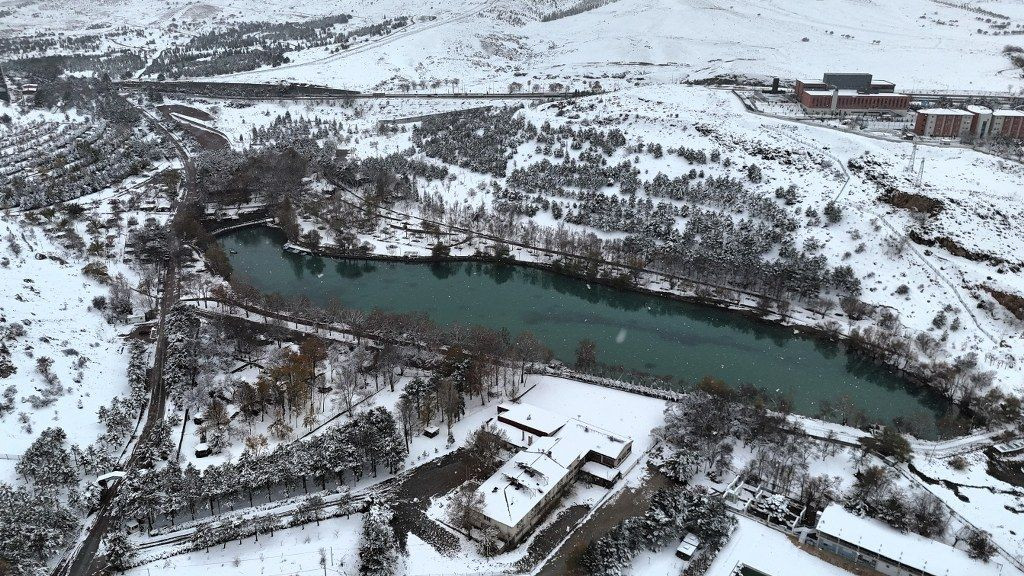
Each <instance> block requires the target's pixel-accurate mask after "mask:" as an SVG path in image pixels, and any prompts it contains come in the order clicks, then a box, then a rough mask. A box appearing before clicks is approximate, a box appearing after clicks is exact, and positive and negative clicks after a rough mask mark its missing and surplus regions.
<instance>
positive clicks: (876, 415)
mask: <svg viewBox="0 0 1024 576" xmlns="http://www.w3.org/2000/svg"><path fill="white" fill-rule="evenodd" d="M219 240H220V242H221V244H222V246H223V247H224V249H225V251H227V252H228V255H229V258H230V261H231V265H232V267H233V268H234V273H235V274H236V275H240V276H241V277H243V278H245V279H246V281H248V282H250V283H252V284H253V285H255V286H256V287H257V288H259V289H260V290H262V291H264V292H267V293H271V292H278V293H280V294H282V295H285V296H298V295H303V294H304V295H306V296H307V297H309V299H310V300H312V301H313V302H316V303H318V304H326V303H327V302H328V301H329V300H330V299H331V298H336V299H337V300H338V301H339V302H341V304H342V306H345V307H351V308H359V309H363V310H367V311H369V310H372V309H374V308H379V309H382V310H388V311H394V312H410V311H421V312H426V313H427V314H428V315H429V316H430V317H431V318H432V319H433V320H434V321H435V322H438V323H440V324H451V323H456V322H457V323H460V324H464V325H471V324H479V325H482V326H487V327H490V328H495V329H501V328H505V329H507V330H508V331H509V332H510V333H511V334H512V335H513V336H514V335H515V334H518V333H520V332H524V331H530V332H532V333H533V334H534V335H535V336H536V337H537V339H538V340H540V341H541V342H543V343H544V344H545V345H547V346H548V347H549V348H551V350H552V351H553V352H554V354H555V356H556V357H557V358H558V359H559V360H562V361H563V362H565V363H567V364H571V363H572V362H573V359H574V355H575V350H576V345H577V343H578V342H579V341H580V340H582V339H584V338H589V339H591V340H593V341H594V342H596V343H597V357H598V359H599V360H600V361H601V362H602V363H603V364H606V365H612V366H623V367H624V368H627V369H630V370H636V371H639V372H644V373H647V374H653V375H659V376H662V375H671V376H672V378H673V380H674V381H675V382H676V384H675V386H676V387H677V388H679V389H682V388H683V387H685V386H686V384H684V383H681V382H680V380H681V381H682V382H686V383H693V382H696V381H697V380H699V379H700V378H701V377H703V376H714V377H716V378H721V379H723V380H725V381H726V382H727V383H729V384H731V385H738V384H740V383H750V384H754V385H755V386H758V387H759V388H761V389H763V390H766V391H768V392H771V393H776V392H777V393H779V394H782V395H784V396H785V397H787V398H789V399H790V400H791V401H792V404H793V411H794V412H797V413H799V414H805V415H810V416H814V415H816V414H818V412H819V405H820V404H819V403H820V402H821V401H822V400H827V401H829V402H831V403H832V404H833V405H839V404H840V403H842V402H844V401H846V402H848V403H850V404H852V405H853V406H855V407H857V408H859V409H860V410H862V411H863V412H864V413H865V414H866V415H867V416H868V418H870V419H872V420H874V421H880V422H891V421H892V419H893V418H896V417H902V418H904V419H908V420H913V421H915V422H916V423H917V426H918V427H919V428H920V429H921V430H920V433H919V435H920V436H923V437H926V438H934V437H935V436H936V435H937V434H938V432H937V429H936V427H935V422H936V419H937V418H938V417H939V416H941V415H942V414H943V413H944V412H945V411H946V409H947V408H948V407H949V402H948V401H946V400H945V399H943V398H941V397H940V396H938V395H937V394H935V393H932V392H930V391H927V390H921V389H918V388H914V387H912V386H910V385H908V384H907V383H906V382H905V381H904V380H903V379H902V378H900V377H899V375H898V374H896V373H895V372H894V371H892V370H890V369H888V368H886V367H884V366H878V365H876V364H875V363H873V362H871V361H869V360H866V359H864V358H862V357H859V356H856V355H850V354H847V353H846V352H844V351H843V350H842V349H841V348H840V347H838V346H836V345H834V344H832V343H829V342H822V341H820V340H818V339H814V338H810V337H807V336H802V335H799V334H795V333H794V331H793V329H792V328H785V327H782V326H776V325H772V324H767V323H764V322H758V321H756V320H755V319H752V318H749V317H747V316H745V315H743V314H741V313H738V312H734V311H729V310H723V309H719V308H715V307H712V306H703V305H698V304H691V303H687V302H680V301H676V300H672V299H669V298H662V297H658V296H654V295H648V294H642V293H638V292H630V291H624V290H616V289H613V288H609V287H605V286H601V285H598V284H588V283H587V282H586V281H584V280H579V279H575V278H570V277H567V276H562V275H559V274H554V273H551V272H547V271H544V270H538V269H535V268H530V267H526V266H516V265H498V264H487V263H476V262H451V263H440V264H438V263H434V264H431V263H403V262H380V261H366V260H347V259H332V258H322V257H319V256H311V255H305V254H294V253H290V252H286V251H285V250H283V245H284V242H285V238H284V235H283V233H281V232H280V231H279V230H276V229H273V228H267V227H250V228H244V229H240V230H236V231H233V232H230V233H227V234H225V235H223V236H221V237H220V239H219Z"/></svg>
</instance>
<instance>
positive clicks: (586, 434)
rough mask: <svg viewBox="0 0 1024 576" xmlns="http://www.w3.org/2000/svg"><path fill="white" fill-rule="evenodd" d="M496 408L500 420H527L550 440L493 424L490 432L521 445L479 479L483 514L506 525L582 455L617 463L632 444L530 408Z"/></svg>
mask: <svg viewBox="0 0 1024 576" xmlns="http://www.w3.org/2000/svg"><path fill="white" fill-rule="evenodd" d="M499 409H500V410H501V412H499V414H500V415H501V416H502V417H503V418H508V417H509V415H510V414H511V415H512V417H513V418H514V419H515V418H517V419H522V420H524V421H526V422H528V423H529V426H530V427H531V428H537V429H540V426H541V425H543V426H545V427H547V428H552V427H553V428H554V431H555V434H554V435H552V436H540V437H533V436H530V437H529V438H526V437H523V438H520V437H519V436H520V435H518V434H515V435H514V434H510V433H509V432H511V430H510V428H513V426H512V425H509V424H503V423H501V422H498V423H496V424H494V426H495V427H496V428H498V429H503V430H505V432H506V434H507V435H508V439H509V441H510V442H511V443H512V444H515V445H517V446H521V447H522V450H521V451H520V452H517V453H516V454H515V455H514V456H512V458H511V459H509V461H508V462H505V464H503V465H502V466H501V468H499V469H498V471H497V472H495V473H494V474H493V475H492V476H491V477H490V478H488V479H487V480H485V481H484V482H483V483H482V484H481V485H480V488H478V490H479V492H480V493H481V494H482V495H483V497H484V505H483V514H484V515H485V516H487V517H489V518H491V519H493V520H496V521H498V522H501V523H502V524H505V525H506V526H509V527H512V526H515V525H516V524H518V523H519V522H520V521H521V520H522V519H523V518H524V517H525V516H526V515H527V514H529V513H530V511H531V510H533V509H534V508H536V507H537V506H539V505H540V504H541V503H542V502H543V501H544V497H545V496H546V495H547V494H548V493H549V492H550V491H551V490H552V489H553V488H554V487H555V486H557V485H558V484H559V483H560V482H561V481H562V480H563V479H564V478H565V477H566V476H567V475H568V474H570V473H571V472H572V469H573V467H574V465H575V464H576V463H577V462H578V461H579V460H580V459H582V458H584V457H585V456H586V455H587V454H588V453H590V452H595V453H597V454H600V455H602V456H607V457H608V458H610V459H612V460H617V459H618V458H619V457H620V456H622V453H623V451H624V450H625V448H626V447H627V446H629V445H630V444H631V443H632V439H631V438H629V437H626V436H623V435H620V434H615V433H613V432H609V431H608V430H604V429H602V428H599V427H597V426H592V425H590V424H587V423H586V422H582V421H580V420H577V419H574V418H573V419H570V418H567V417H565V416H561V415H559V414H555V413H554V412H550V411H548V410H544V409H542V408H538V407H537V406H533V405H532V404H511V403H506V404H502V405H501V406H500V407H499ZM538 424H540V425H538ZM585 466H586V467H587V471H588V472H590V473H591V474H594V475H595V476H599V477H602V478H605V477H609V476H611V477H614V474H612V475H609V474H608V473H607V472H605V471H607V470H609V469H608V468H607V467H605V466H602V465H601V464H598V463H596V462H587V463H586V464H585ZM601 469H604V470H605V471H602V470H601Z"/></svg>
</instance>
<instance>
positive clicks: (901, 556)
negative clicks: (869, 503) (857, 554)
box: [818, 504, 1000, 576]
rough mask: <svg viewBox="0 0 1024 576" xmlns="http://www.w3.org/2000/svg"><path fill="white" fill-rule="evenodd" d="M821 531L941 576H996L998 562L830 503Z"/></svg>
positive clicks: (824, 514) (820, 519) (822, 519)
mask: <svg viewBox="0 0 1024 576" xmlns="http://www.w3.org/2000/svg"><path fill="white" fill-rule="evenodd" d="M818 532H821V533H824V534H827V535H830V536H833V537H836V538H840V539H842V540H845V541H846V542H849V543H850V544H854V545H856V546H859V547H860V548H863V549H865V550H870V551H872V552H874V553H876V554H879V555H881V556H884V557H886V558H889V559H892V560H896V561H898V562H899V563H901V564H903V565H904V566H909V567H911V568H914V569H915V570H921V571H923V572H925V573H927V574H936V575H939V576H947V575H948V576H961V575H965V574H970V575H971V576H990V575H991V576H995V575H997V574H999V572H1000V566H999V564H998V563H996V562H994V561H992V562H987V563H983V562H979V561H977V560H974V559H972V558H971V557H970V556H968V555H967V553H966V552H964V551H963V550H958V549H956V548H953V547H952V546H949V545H946V544H943V543H942V542H939V541H936V540H932V539H931V538H925V537H924V536H920V535H918V534H913V533H908V534H902V533H900V532H899V531H897V530H895V529H893V528H891V527H889V526H887V525H886V524H884V523H883V522H880V521H878V520H874V519H872V518H861V517H860V516H855V515H854V514H851V513H849V512H847V511H846V510H845V509H844V508H843V507H842V506H840V505H838V504H830V505H829V506H828V507H827V508H825V511H824V512H822V513H821V517H820V518H819V519H818Z"/></svg>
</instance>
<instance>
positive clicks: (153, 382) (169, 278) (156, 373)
mask: <svg viewBox="0 0 1024 576" xmlns="http://www.w3.org/2000/svg"><path fill="white" fill-rule="evenodd" d="M143 116H144V117H146V118H147V119H148V120H150V121H151V122H152V123H153V125H154V126H155V127H156V129H157V130H159V131H161V132H163V133H164V134H165V135H167V136H168V138H169V139H170V141H171V143H172V144H173V145H174V147H175V149H176V150H177V152H178V155H179V157H180V158H181V160H182V165H183V167H184V170H185V182H184V189H183V191H184V195H183V197H184V198H187V197H188V196H189V195H190V194H191V191H192V190H193V189H194V183H195V166H194V165H193V163H192V160H191V159H190V158H189V156H188V152H187V151H186V150H185V148H184V146H182V144H181V143H180V142H179V141H178V140H177V138H176V137H175V136H174V135H173V134H172V133H171V132H170V131H169V130H167V129H166V128H165V127H164V126H163V125H162V124H160V123H159V121H158V120H157V119H155V118H154V117H153V116H151V115H149V114H147V113H145V112H143ZM180 204H181V202H179V203H178V204H177V205H176V206H175V211H174V212H173V213H172V217H173V214H176V213H177V206H178V205H180ZM162 274H163V279H162V285H163V288H164V291H163V294H162V296H161V298H160V310H159V316H158V320H157V334H156V354H155V355H154V361H153V362H154V364H153V369H152V370H151V371H150V373H149V393H150V400H149V410H148V412H147V416H146V423H145V425H144V426H143V428H142V432H141V434H140V435H139V440H138V442H136V443H135V445H134V446H133V447H132V453H131V455H130V456H129V457H128V461H127V463H126V464H125V466H124V469H125V470H126V471H130V470H132V469H133V468H134V467H135V466H136V465H137V464H138V456H139V452H138V447H139V446H141V445H143V444H144V443H145V440H146V439H147V438H148V437H149V434H150V433H151V431H152V429H153V426H154V424H156V423H157V422H158V421H160V420H161V419H163V417H164V412H165V410H166V406H167V393H166V390H165V389H164V382H163V367H164V354H165V350H166V347H167V338H166V335H165V330H164V326H165V320H166V318H167V314H168V313H169V312H170V310H171V307H172V306H173V305H174V303H175V302H177V299H178V296H179V291H178V279H177V263H176V262H175V259H174V258H170V259H169V260H168V261H167V262H166V263H165V265H164V266H163V270H162ZM119 485H120V484H114V485H113V486H112V487H111V488H109V489H107V490H105V491H104V493H103V496H102V497H101V499H100V507H99V510H98V511H97V512H96V516H95V520H94V521H93V523H92V525H91V526H89V527H88V529H87V530H88V532H87V533H86V536H85V538H84V539H83V540H82V541H81V543H80V544H79V545H78V546H77V547H76V548H75V549H74V550H72V551H71V552H70V553H69V554H68V555H67V556H65V557H64V558H63V559H62V560H61V561H60V562H59V563H58V564H57V566H56V567H55V568H54V571H53V574H54V576H90V575H92V574H97V573H100V572H102V571H103V569H104V568H105V567H106V560H105V559H104V558H103V557H102V556H97V554H96V553H97V551H98V550H99V546H100V543H101V542H102V541H103V536H104V535H105V534H106V532H107V529H108V528H109V527H110V525H111V522H112V520H114V518H113V510H112V509H111V506H110V504H111V502H112V501H113V500H114V497H115V496H116V495H117V490H118V487H119Z"/></svg>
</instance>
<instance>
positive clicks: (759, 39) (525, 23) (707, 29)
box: [0, 0, 1024, 91]
mask: <svg viewBox="0 0 1024 576" xmlns="http://www.w3.org/2000/svg"><path fill="white" fill-rule="evenodd" d="M974 4H977V3H974ZM982 4H990V5H991V6H989V8H990V9H992V10H995V11H996V12H1001V13H1004V14H1006V15H1008V16H1010V17H1011V19H1012V20H1011V23H1010V26H1009V29H1011V30H1013V29H1016V27H1017V25H1018V22H1021V21H1022V19H1024V14H1022V12H1024V10H1021V8H1020V5H1019V4H1017V3H1013V2H991V3H982ZM564 7H565V6H564V5H559V3H555V2H550V1H544V0H516V1H514V2H497V1H494V0H490V1H483V0H460V1H458V2H422V3H416V4H415V5H410V4H408V3H405V2H397V1H395V0H383V1H372V2H371V1H368V0H363V1H357V2H338V1H331V2H323V3H317V4H296V3H294V2H292V1H290V0H271V1H270V2H264V3H258V4H256V3H251V2H247V1H241V0H209V1H207V2H203V3H195V2H184V1H182V0H171V1H168V2H161V3H156V2H151V1H145V0H120V1H115V2H105V3H102V4H99V5H89V6H85V5H80V4H74V3H69V2H66V1H59V0H48V1H36V2H21V1H16V0H3V2H0V9H7V10H11V13H10V14H7V15H5V17H4V18H3V20H2V24H0V29H6V30H8V31H11V32H19V33H30V32H35V31H43V30H47V31H52V32H56V31H63V32H76V31H79V30H83V29H86V28H89V29H90V31H93V32H95V31H105V30H111V29H113V28H116V27H118V26H128V27H130V28H131V29H132V30H133V33H132V34H125V35H124V36H123V38H122V39H120V40H118V41H117V44H121V45H133V46H135V45H139V44H143V43H144V42H145V40H143V41H142V42H140V40H139V37H137V36H134V30H136V29H140V30H144V31H145V37H146V39H148V40H153V41H154V43H155V44H154V45H155V46H158V47H159V46H164V45H166V43H167V42H172V41H173V42H182V41H186V40H187V39H188V37H189V35H191V34H194V33H196V32H200V31H204V30H208V29H209V28H211V27H213V26H215V25H217V24H225V23H233V22H238V21H246V20H271V21H296V20H304V19H308V18H313V17H317V16H321V15H327V14H338V13H349V14H352V15H353V16H354V17H355V18H354V19H353V24H354V25H358V24H363V23H366V22H374V21H379V20H380V19H381V18H385V17H393V16H397V15H410V16H413V17H414V18H416V19H417V20H418V22H417V23H416V24H414V25H413V27H412V28H410V29H408V30H405V31H403V32H402V33H400V34H395V35H394V37H393V38H383V39H380V40H379V41H378V43H377V44H375V46H374V48H373V49H370V50H362V49H360V50H352V51H350V52H347V53H346V52H343V53H341V54H339V55H329V54H327V53H325V52H324V51H323V49H319V48H313V49H309V50H305V51H301V52H296V53H292V54H290V59H291V61H292V63H291V64H288V65H285V66H281V67H278V68H267V69H264V70H257V71H253V72H249V73H243V74H238V75H235V76H233V79H236V80H257V81H275V80H283V79H287V80H297V81H307V82H316V83H325V84H330V85H336V86H348V87H353V88H358V89H367V88H370V87H374V86H378V85H380V84H382V83H388V82H394V81H409V80H414V81H420V80H426V81H430V80H433V79H446V78H458V79H459V80H460V87H462V88H471V89H487V88H492V89H501V88H504V87H505V86H507V84H508V83H509V82H510V81H512V80H513V79H515V78H516V73H517V72H520V71H521V72H523V73H525V79H526V80H528V81H532V80H535V79H536V80H538V81H540V82H542V83H546V82H548V81H551V80H554V79H561V80H568V81H570V82H575V84H576V85H577V86H580V85H582V83H583V79H582V78H583V77H585V76H594V77H602V76H604V75H608V76H612V75H616V74H619V75H622V76H623V78H621V79H619V80H616V79H613V78H602V83H603V84H605V88H610V87H623V86H626V85H630V84H632V83H634V82H642V83H652V82H678V81H682V80H686V79H699V78H706V77H710V76H715V75H717V74H740V75H744V76H749V77H761V78H771V77H773V76H781V77H783V78H797V77H811V78H815V77H818V76H820V74H821V73H822V72H824V71H827V70H851V71H852V70H856V71H868V72H873V73H874V74H875V75H876V76H877V77H881V78H885V79H887V80H890V81H892V82H895V83H896V84H897V87H905V88H916V89H935V88H937V89H943V88H957V89H962V90H965V89H974V90H1000V91H1004V90H1006V89H1007V87H1008V86H1020V85H1021V79H1020V75H1019V73H1017V72H1014V71H1013V70H1011V69H1010V65H1009V63H1008V61H1007V60H1006V59H1005V58H1004V57H1003V56H1002V55H1001V53H1000V51H1001V50H1002V48H1003V46H1004V45H1006V44H1013V43H1015V42H1014V40H1015V37H1014V36H1002V35H998V31H996V30H993V29H991V28H990V27H989V26H988V24H987V23H984V22H979V21H978V20H976V17H977V16H978V15H977V14H976V13H974V12H971V11H968V10H965V9H961V8H954V7H950V6H946V5H942V4H938V3H934V2H930V1H927V0H908V1H904V2H876V1H867V2H865V1H860V0H799V1H795V2H794V1H787V0H754V1H750V2H742V3H732V4H729V3H718V2H713V1H709V0H683V1H673V0H618V1H616V2H612V3H609V4H607V5H605V6H602V7H600V8H597V9H594V10H590V11H586V12H583V13H582V14H578V15H575V16H571V17H567V18H561V19H556V20H552V21H549V22H543V21H541V20H540V16H541V15H543V14H546V13H548V12H551V11H553V10H555V9H557V8H564ZM172 23H173V24H175V27H174V31H166V30H165V31H163V32H159V30H160V28H161V27H167V26H168V25H169V24H172ZM979 30H984V31H985V32H989V33H987V34H979V33H978V31H979ZM117 44H112V46H116V45H117ZM520 79H522V78H520Z"/></svg>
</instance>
